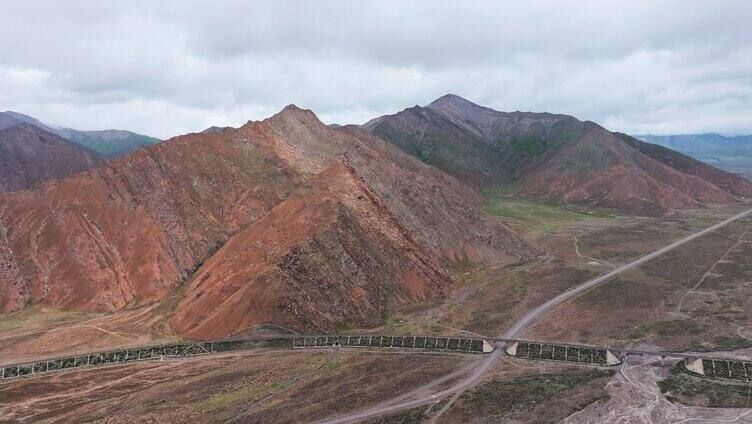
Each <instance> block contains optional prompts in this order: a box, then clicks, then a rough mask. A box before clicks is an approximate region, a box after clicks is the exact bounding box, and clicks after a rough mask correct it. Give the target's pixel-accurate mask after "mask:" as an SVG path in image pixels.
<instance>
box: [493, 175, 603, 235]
mask: <svg viewBox="0 0 752 424" xmlns="http://www.w3.org/2000/svg"><path fill="white" fill-rule="evenodd" d="M513 192H514V186H512V185H509V184H507V185H502V186H498V187H496V188H494V189H491V190H486V191H484V192H483V193H482V196H483V198H484V199H485V201H486V202H485V204H484V206H483V210H484V212H486V213H489V214H491V215H496V216H499V217H501V218H503V219H504V220H505V221H507V222H508V223H510V224H511V225H514V226H520V227H524V228H526V229H527V230H536V231H539V232H542V233H547V232H551V231H554V230H556V229H558V228H559V227H561V225H562V224H564V223H567V222H571V221H574V220H580V219H585V218H591V217H593V216H597V217H606V216H610V215H606V214H604V213H603V212H600V211H586V212H585V211H575V210H571V209H567V208H565V207H563V206H561V205H555V204H552V203H546V202H540V201H535V200H528V199H520V198H518V197H515V196H514V195H513V194H512V193H513Z"/></svg>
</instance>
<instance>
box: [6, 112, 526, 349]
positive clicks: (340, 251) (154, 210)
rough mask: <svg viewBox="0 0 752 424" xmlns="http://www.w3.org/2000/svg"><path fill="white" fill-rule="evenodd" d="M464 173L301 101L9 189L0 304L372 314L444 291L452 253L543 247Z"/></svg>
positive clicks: (178, 325)
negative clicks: (494, 210) (496, 213)
mask: <svg viewBox="0 0 752 424" xmlns="http://www.w3.org/2000/svg"><path fill="white" fill-rule="evenodd" d="M478 203H479V198H478V197H477V196H476V194H475V193H474V192H473V191H472V190H470V189H469V188H467V187H466V186H465V185H464V184H463V183H462V182H460V181H459V180H457V179H455V178H454V177H451V176H449V175H448V174H446V173H444V172H442V171H440V170H439V169H437V168H435V167H431V166H427V165H425V164H423V163H421V162H420V161H419V160H417V159H415V158H413V157H412V156H410V155H407V154H405V153H404V152H402V151H401V150H400V149H398V148H396V147H394V146H392V145H391V144H389V143H387V142H385V141H383V140H381V139H379V138H377V137H374V136H372V135H370V134H368V133H366V132H364V131H362V130H360V129H358V128H352V127H344V128H338V129H333V128H328V127H326V126H325V125H323V124H322V123H321V122H320V121H319V120H318V119H317V118H316V117H315V115H313V113H311V112H309V111H305V110H301V109H298V108H296V107H294V106H290V107H287V108H285V109H284V110H283V111H282V112H280V113H279V114H277V115H275V116H274V117H272V118H269V119H267V120H264V121H261V122H249V123H248V124H246V125H244V126H243V127H241V128H238V129H226V130H223V131H221V132H216V133H200V134H189V135H186V136H181V137H176V138H173V139H171V140H168V141H165V142H162V143H160V144H158V145H155V146H150V147H147V148H143V149H140V150H138V151H136V152H134V153H132V154H130V155H128V156H125V157H122V158H120V159H117V160H115V161H112V162H110V163H107V164H105V165H104V166H102V167H100V168H97V169H94V170H91V171H88V172H85V173H82V174H78V175H75V176H73V177H70V178H67V179H65V180H62V181H59V182H56V183H51V184H47V185H45V186H43V187H41V188H40V189H37V190H33V191H22V192H15V193H7V194H5V195H3V196H0V231H1V232H0V236H2V237H0V307H2V310H3V311H11V310H17V309H19V308H22V307H24V306H25V305H28V304H37V303H41V304H47V305H54V306H57V307H62V308H67V309H80V310H97V311H114V310H119V309H122V308H128V307H135V306H139V305H144V304H148V303H151V302H155V301H159V300H161V299H163V298H164V297H165V296H167V295H168V294H170V293H179V294H180V296H181V299H182V300H180V302H179V304H178V305H177V307H176V311H175V315H174V316H173V317H172V319H171V321H170V322H171V324H172V325H173V327H174V328H175V329H176V330H178V331H179V332H180V333H181V334H185V335H187V336H190V337H194V338H207V337H218V336H223V335H227V334H230V333H232V332H235V331H239V330H242V329H244V328H247V327H248V326H250V325H254V324H259V323H263V322H276V323H281V324H285V325H290V326H292V327H295V328H301V329H303V328H306V329H318V330H326V329H332V328H334V326H335V325H336V324H337V323H340V322H346V323H349V324H352V325H359V326H360V325H372V324H375V323H378V322H380V320H382V319H383V317H384V316H385V314H386V313H387V311H388V310H389V308H391V307H393V306H394V305H397V304H400V303H403V302H406V301H410V300H416V299H425V298H429V297H433V296H441V295H442V294H443V292H444V290H445V289H446V287H447V286H448V285H449V284H451V279H450V277H449V276H448V274H447V272H446V269H445V267H446V265H447V264H448V263H452V262H462V263H466V262H467V263H472V262H487V263H489V262H511V261H518V260H525V259H529V258H532V257H534V256H536V255H538V254H540V253H541V251H540V249H539V248H537V247H535V246H533V245H531V244H530V243H529V242H527V241H525V240H524V239H523V238H521V237H520V236H518V235H517V234H516V233H515V232H514V231H513V230H511V229H510V228H509V227H507V226H506V225H505V224H503V223H502V222H500V221H498V220H496V219H495V218H493V217H490V216H487V215H485V214H483V213H481V212H480V211H479V210H478V207H477V206H478Z"/></svg>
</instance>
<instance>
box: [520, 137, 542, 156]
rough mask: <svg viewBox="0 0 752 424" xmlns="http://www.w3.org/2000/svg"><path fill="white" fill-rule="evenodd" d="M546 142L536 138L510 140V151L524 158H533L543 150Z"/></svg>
mask: <svg viewBox="0 0 752 424" xmlns="http://www.w3.org/2000/svg"><path fill="white" fill-rule="evenodd" d="M545 147H546V142H545V141H543V140H539V139H536V138H520V139H516V140H512V149H513V150H514V152H515V153H521V154H524V155H526V156H534V155H536V154H537V153H539V152H541V151H543V150H545Z"/></svg>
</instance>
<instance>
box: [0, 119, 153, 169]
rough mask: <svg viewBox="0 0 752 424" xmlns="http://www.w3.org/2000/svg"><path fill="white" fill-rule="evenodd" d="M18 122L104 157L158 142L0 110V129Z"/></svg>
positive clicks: (144, 137) (130, 133) (133, 134)
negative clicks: (66, 126)
mask: <svg viewBox="0 0 752 424" xmlns="http://www.w3.org/2000/svg"><path fill="white" fill-rule="evenodd" d="M19 122H25V123H27V124H31V125H34V126H36V127H38V128H41V129H43V130H45V131H49V132H51V133H53V134H57V135H59V136H60V137H63V138H65V139H67V140H70V141H72V142H74V143H77V144H80V145H82V146H85V147H88V148H90V149H92V150H95V151H96V152H98V153H100V154H102V156H104V157H108V158H115V157H118V156H123V155H126V154H128V153H130V152H132V151H134V150H136V149H138V148H139V147H141V146H147V145H150V144H155V143H158V142H159V139H157V138H154V137H149V136H146V135H141V134H136V133H134V132H131V131H124V130H103V131H79V130H74V129H71V128H63V127H57V126H54V125H50V124H46V123H44V122H41V121H40V120H38V119H36V118H33V117H31V116H28V115H24V114H22V113H18V112H12V111H7V112H0V129H3V128H8V127H10V126H12V125H15V124H17V123H19Z"/></svg>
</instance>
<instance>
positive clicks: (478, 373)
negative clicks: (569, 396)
mask: <svg viewBox="0 0 752 424" xmlns="http://www.w3.org/2000/svg"><path fill="white" fill-rule="evenodd" d="M750 213H752V209H748V210H746V211H744V212H741V213H738V214H736V215H734V216H732V217H731V218H728V219H726V220H725V221H722V222H719V223H718V224H715V225H713V226H710V227H708V228H706V229H704V230H701V231H698V232H696V233H693V234H690V235H688V236H686V237H683V238H681V239H679V240H677V241H675V242H673V243H671V244H669V245H668V246H665V247H662V248H660V249H658V250H656V251H654V252H652V253H649V254H647V255H645V256H642V257H640V258H638V259H636V260H634V261H632V262H630V263H628V264H625V265H622V266H619V267H618V268H615V269H613V270H611V271H609V272H606V273H605V274H601V275H599V276H598V277H595V278H593V279H590V280H587V281H585V282H584V283H582V284H580V285H578V286H575V287H573V288H571V289H569V290H567V291H565V292H562V293H561V294H559V295H558V296H556V297H554V298H553V299H551V300H549V301H547V302H545V303H543V304H541V305H540V306H538V307H537V308H535V309H533V310H532V311H530V312H528V313H527V314H526V315H525V316H524V317H522V319H520V320H519V321H517V323H516V324H515V325H513V326H512V327H511V328H510V329H509V330H507V331H506V332H505V333H504V334H503V336H502V337H504V338H514V337H515V336H517V334H518V333H519V332H520V331H522V330H523V329H524V328H525V327H527V326H528V325H530V323H532V322H533V321H535V320H536V319H538V318H540V317H541V316H542V315H543V314H545V313H546V312H548V311H549V310H550V309H552V308H554V307H555V306H557V305H559V304H561V303H562V302H564V301H566V300H569V299H571V298H573V297H574V296H577V295H578V294H580V293H582V292H583V291H585V290H588V289H591V288H593V287H595V286H598V285H600V284H603V283H605V282H606V281H609V280H611V279H612V278H614V277H616V276H618V275H620V274H622V273H624V272H626V271H629V270H631V269H634V268H636V267H638V266H640V265H643V264H644V263H646V262H648V261H650V260H652V259H655V258H657V257H658V256H661V255H663V254H664V253H666V252H669V251H671V250H673V249H676V248H677V247H679V246H681V245H683V244H686V243H688V242H690V241H692V240H694V239H696V238H698V237H702V236H704V235H705V234H708V233H710V232H712V231H715V230H717V229H719V228H721V227H723V226H725V225H728V224H729V223H731V222H734V221H736V220H738V219H740V218H743V217H745V216H747V215H749V214H750ZM495 347H496V349H495V350H494V351H493V352H491V353H490V354H489V355H488V356H486V357H485V358H484V359H483V361H481V362H479V363H478V364H477V366H476V367H475V369H473V370H472V372H471V373H470V375H468V376H467V377H466V378H465V379H463V380H461V381H460V382H458V383H457V384H455V385H454V386H452V387H449V388H447V389H444V390H441V391H439V392H436V393H433V394H430V395H421V396H420V397H417V398H414V399H405V400H403V401H401V402H396V403H395V402H394V399H391V400H388V401H386V402H384V403H382V404H379V405H376V406H374V407H372V408H369V409H365V410H362V411H360V412H356V413H353V414H350V415H345V416H340V417H334V418H330V419H326V420H323V421H317V422H318V423H327V424H345V423H356V422H360V421H363V420H367V419H370V418H374V417H378V416H382V415H386V414H390V413H394V412H398V411H402V410H405V409H411V408H416V407H419V406H423V405H428V404H431V403H436V402H437V401H438V400H439V399H442V398H446V397H449V396H454V398H453V399H456V398H457V397H459V394H461V393H463V392H464V391H466V390H467V389H469V388H471V387H473V386H474V385H476V384H477V383H478V382H479V381H480V379H481V378H482V377H483V374H485V373H486V371H488V370H489V369H490V368H491V367H493V366H494V365H495V364H496V362H497V361H498V360H499V358H500V357H501V355H502V352H503V350H504V347H505V343H504V342H496V343H495ZM437 384H438V383H437Z"/></svg>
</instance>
